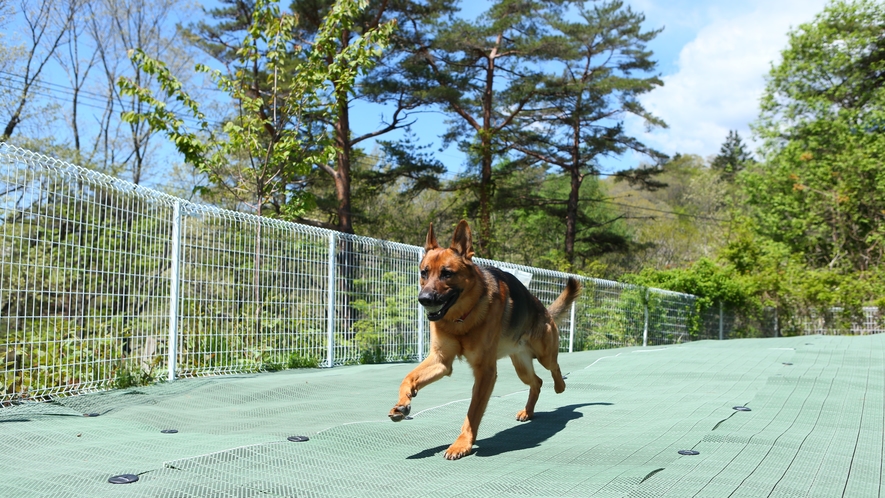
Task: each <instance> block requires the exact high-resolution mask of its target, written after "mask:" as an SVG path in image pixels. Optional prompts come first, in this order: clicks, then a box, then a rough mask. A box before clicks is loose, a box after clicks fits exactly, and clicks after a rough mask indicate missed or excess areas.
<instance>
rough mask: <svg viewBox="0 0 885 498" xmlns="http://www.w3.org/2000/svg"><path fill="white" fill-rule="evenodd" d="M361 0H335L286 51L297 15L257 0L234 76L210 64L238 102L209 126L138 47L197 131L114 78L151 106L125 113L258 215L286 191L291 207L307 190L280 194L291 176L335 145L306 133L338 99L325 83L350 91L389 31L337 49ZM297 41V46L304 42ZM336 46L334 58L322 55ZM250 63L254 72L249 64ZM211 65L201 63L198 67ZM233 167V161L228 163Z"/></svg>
mask: <svg viewBox="0 0 885 498" xmlns="http://www.w3.org/2000/svg"><path fill="white" fill-rule="evenodd" d="M365 6H366V2H360V3H357V2H355V1H350V0H340V1H339V2H338V3H336V4H335V7H334V8H332V9H331V10H330V12H329V14H328V15H327V17H326V20H325V24H323V26H322V29H320V31H319V32H318V33H317V35H316V38H315V39H314V41H313V43H312V45H311V46H310V49H309V50H308V51H307V52H306V53H300V54H298V55H299V56H298V57H297V58H294V57H292V54H293V51H294V50H295V48H297V47H295V45H296V44H295V43H294V42H293V40H292V34H293V33H295V32H296V23H297V19H296V18H295V17H294V16H292V15H288V14H282V13H281V11H280V9H279V7H278V6H277V5H276V3H274V2H265V1H258V2H256V3H255V6H254V7H255V8H254V10H253V11H252V20H251V23H250V24H249V28H248V32H247V35H246V37H245V39H244V40H243V42H242V43H241V44H240V45H239V48H238V49H236V52H235V53H236V57H237V61H236V63H235V64H233V65H232V66H231V67H232V69H233V71H234V72H233V73H232V74H224V73H222V72H220V71H214V72H212V78H213V79H214V80H215V82H216V84H217V85H218V88H219V89H220V90H222V91H223V92H225V93H227V94H228V95H229V96H230V98H231V99H232V101H233V102H234V103H236V105H237V113H236V115H235V117H234V118H233V119H230V120H228V121H226V122H225V123H224V124H223V126H222V127H221V129H216V128H213V127H212V125H211V123H210V122H209V121H208V120H206V117H205V115H204V114H203V113H202V111H201V110H200V105H199V103H197V102H196V101H194V100H193V99H192V98H191V97H190V96H189V95H188V94H187V93H186V92H184V91H183V90H182V88H181V84H180V83H179V81H178V80H177V79H176V78H175V77H174V76H173V75H172V74H171V73H170V72H169V70H168V68H166V66H165V64H163V63H162V62H160V61H156V60H154V59H151V58H149V57H147V56H146V55H145V54H144V53H143V52H140V51H135V52H134V53H133V60H135V61H136V63H137V64H138V65H139V66H140V67H141V68H143V69H144V70H145V71H147V72H149V73H151V74H155V75H156V76H157V78H158V80H159V81H160V82H161V84H162V89H163V91H164V92H166V93H167V94H168V95H170V96H174V97H175V98H176V99H178V100H179V101H181V102H183V103H184V104H185V105H186V106H187V108H188V109H189V111H190V112H191V113H192V117H193V118H195V119H197V120H198V122H199V129H198V130H195V131H191V130H189V129H188V128H187V126H186V124H185V121H184V120H183V119H182V118H181V117H179V116H177V115H176V114H174V113H172V112H170V111H168V110H167V108H166V106H165V105H164V104H163V103H162V102H160V101H159V100H157V99H156V98H155V97H154V95H153V94H152V92H150V91H149V90H148V89H145V88H142V87H139V86H138V85H137V84H135V83H134V82H133V81H131V80H128V79H125V78H123V79H121V80H120V81H119V84H120V86H121V88H122V89H123V91H124V92H125V93H127V94H129V95H132V96H135V97H137V98H139V99H141V100H143V101H145V102H148V103H150V104H151V105H152V108H151V110H150V112H146V113H140V114H135V113H129V114H127V115H126V116H125V118H126V119H127V120H130V121H142V120H145V121H147V122H148V123H149V124H150V125H151V127H152V128H155V129H158V130H162V131H164V132H165V133H166V135H167V136H168V137H169V138H170V139H171V140H172V142H173V143H174V144H175V146H176V148H177V149H178V150H179V152H181V153H182V155H183V156H184V157H185V160H186V161H187V162H188V163H190V164H192V165H194V166H195V167H196V168H197V169H198V170H200V171H202V172H204V173H206V174H207V175H209V178H210V180H211V181H212V182H213V183H214V184H216V185H219V186H221V187H223V188H225V189H227V190H228V191H230V192H231V193H233V194H234V195H236V196H238V198H239V199H240V200H241V201H243V202H245V203H246V204H247V205H249V206H250V207H251V208H253V209H254V210H255V211H256V212H257V213H258V214H259V216H260V215H262V214H263V208H264V207H265V206H266V205H267V204H268V203H270V202H271V201H272V200H273V199H274V198H276V197H280V196H282V197H283V198H285V199H286V205H284V206H283V211H284V214H289V215H297V214H298V213H300V212H301V211H302V210H303V208H304V197H303V196H299V195H292V192H284V189H285V187H286V186H287V185H288V180H289V179H291V178H292V177H295V176H298V175H304V174H306V173H307V172H308V171H309V170H310V168H311V167H312V166H314V165H317V164H326V163H329V162H332V161H334V158H335V156H336V155H337V153H338V149H337V148H336V144H335V142H334V140H333V139H332V137H330V136H329V135H328V134H320V135H315V134H311V133H305V131H304V130H305V128H306V127H309V126H310V123H309V122H308V118H309V117H312V116H316V115H319V116H322V115H332V114H334V113H335V111H336V106H337V103H336V102H335V101H330V100H329V99H327V98H326V97H327V95H328V91H329V89H330V88H332V87H334V88H343V89H345V90H348V91H349V89H350V88H351V87H352V86H353V84H354V81H355V79H356V75H357V72H358V71H359V70H360V68H362V67H365V66H367V65H371V64H372V63H373V61H374V59H375V57H377V55H378V53H379V52H380V51H381V49H382V47H383V46H384V44H385V43H386V39H387V38H388V37H389V36H390V32H391V30H392V29H393V24H392V23H387V24H384V25H381V26H379V28H378V29H377V30H374V31H372V32H369V33H366V34H365V36H363V37H361V38H360V39H359V40H358V41H357V42H355V43H353V44H351V45H349V47H348V50H345V51H342V52H338V51H337V38H338V37H339V36H340V31H341V30H342V29H346V27H347V26H348V25H350V24H351V23H352V22H353V18H354V17H355V16H356V15H357V14H358V13H359V11H360V9H362V8H365ZM302 48H303V47H302ZM330 53H334V54H336V55H335V57H333V59H332V61H331V63H329V60H328V55H329V54H330ZM256 68H257V70H256ZM197 70H198V71H203V72H209V69H208V67H206V66H203V65H198V66H197ZM231 166H233V168H232V167H231Z"/></svg>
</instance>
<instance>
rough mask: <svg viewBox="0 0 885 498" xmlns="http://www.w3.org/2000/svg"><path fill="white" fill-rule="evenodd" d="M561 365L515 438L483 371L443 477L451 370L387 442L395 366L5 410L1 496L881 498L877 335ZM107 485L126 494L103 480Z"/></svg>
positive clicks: (455, 418)
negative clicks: (471, 420)
mask: <svg viewBox="0 0 885 498" xmlns="http://www.w3.org/2000/svg"><path fill="white" fill-rule="evenodd" d="M808 343H811V344H808ZM560 363H561V365H562V370H563V372H566V375H567V377H568V379H567V380H566V383H567V385H568V387H567V389H566V391H565V392H564V393H563V394H560V395H556V394H554V393H553V390H552V382H548V381H547V379H548V378H549V376H548V375H546V373H545V372H543V371H542V369H541V368H540V367H538V370H539V375H541V377H542V378H543V379H544V380H545V386H544V388H543V392H542V394H541V398H540V401H539V402H538V406H537V414H536V418H535V419H534V420H532V421H530V422H527V423H519V422H516V421H515V419H514V416H515V413H516V411H517V410H518V409H520V408H521V407H522V406H523V405H524V403H525V398H526V396H527V393H526V389H525V386H523V385H522V384H521V383H520V382H519V380H518V379H517V378H516V375H515V373H513V371H512V366H511V365H510V364H509V360H504V361H502V362H500V363H499V375H498V383H497V385H496V388H495V391H494V394H493V398H492V399H491V401H490V402H489V406H488V409H487V411H486V415H485V418H484V419H483V424H482V426H481V429H480V434H479V440H478V441H477V446H476V451H475V453H474V454H473V455H471V456H469V457H466V458H464V459H462V460H460V461H456V462H449V461H446V460H445V459H444V458H443V457H442V452H443V451H444V450H445V448H446V447H447V446H448V445H449V444H450V443H451V442H452V441H453V440H454V438H455V437H456V436H457V434H458V430H459V428H460V425H461V422H462V421H463V418H464V416H465V413H466V410H467V406H468V404H469V395H470V389H471V385H472V378H471V376H470V371H469V368H468V367H467V366H466V365H464V364H463V363H456V364H455V371H454V374H453V375H452V377H451V378H445V379H443V380H441V381H439V382H437V383H436V384H434V385H431V386H429V387H427V388H425V389H424V390H422V391H421V393H420V395H419V396H418V397H417V398H416V399H415V400H414V404H413V410H412V416H413V419H412V420H408V421H403V422H401V423H398V424H394V423H391V422H390V421H389V420H388V419H387V416H386V414H387V411H388V410H389V409H390V407H391V406H392V404H393V402H394V401H395V398H396V393H397V388H398V385H399V383H400V381H401V380H402V378H403V377H404V376H405V374H406V373H408V371H409V370H411V369H412V368H414V364H388V365H369V366H353V367H338V368H333V369H326V370H295V371H286V372H277V373H268V374H256V375H237V376H220V377H212V378H198V379H184V380H179V381H175V382H171V383H165V384H158V385H154V386H148V387H140V388H135V389H127V390H121V391H110V392H103V393H95V394H88V395H82V396H77V397H71V398H63V399H60V400H58V401H57V402H55V403H43V404H36V403H34V404H25V405H20V406H14V407H9V408H4V409H0V431H2V432H0V433H2V436H3V437H2V438H0V476H2V486H3V494H4V495H8V496H84V497H86V496H88V497H101V496H108V497H110V496H113V497H128V496H139V497H141V496H144V497H176V498H178V497H205V496H213V497H226V496H230V497H242V496H246V497H251V496H255V497H258V496H260V497H268V496H280V497H283V496H385V497H386V496H396V495H399V494H403V493H408V494H411V495H418V496H438V497H474V496H475V497H486V496H500V497H537V496H550V497H572V496H573V497H584V496H601V497H609V496H614V497H620V496H623V497H655V498H657V497H663V496H674V497H676V496H678V497H684V496H711V497H725V496H735V497H738V496H746V497H758V496H772V497H785V498H786V497H830V496H845V497H851V498H853V497H865V496H875V497H881V496H882V493H883V481H882V479H883V470H882V469H883V466H882V462H883V459H885V454H883V450H885V444H883V442H885V440H883V420H885V368H883V367H885V335H881V336H863V337H829V336H828V337H821V336H815V337H814V338H813V340H809V338H808V337H796V338H778V339H758V340H757V339H747V340H734V341H723V342H719V341H701V342H696V343H691V344H685V345H678V346H670V347H666V348H661V347H655V348H648V349H642V348H635V347H634V348H624V349H616V350H608V351H591V352H581V353H572V354H563V355H561V356H560ZM784 363H792V365H784ZM744 405H745V406H747V407H750V408H751V411H742V412H738V411H735V410H734V409H733V407H734V406H744ZM83 413H99V414H100V416H98V417H83V416H82V414H83ZM162 429H177V430H178V431H179V432H178V433H177V434H162V433H161V432H160V431H161V430H162ZM292 435H304V436H308V437H309V438H310V440H309V441H307V442H289V441H287V440H286V438H287V437H288V436H292ZM681 449H695V450H697V451H699V452H700V454H699V455H695V456H682V455H679V454H678V453H677V451H679V450H681ZM122 473H133V474H138V475H139V481H138V482H136V483H132V484H121V485H114V484H109V483H108V482H107V479H108V478H109V477H111V476H112V475H115V474H122Z"/></svg>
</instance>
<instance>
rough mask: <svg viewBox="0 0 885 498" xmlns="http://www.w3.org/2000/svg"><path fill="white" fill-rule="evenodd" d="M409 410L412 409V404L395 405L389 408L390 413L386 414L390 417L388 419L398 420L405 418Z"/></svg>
mask: <svg viewBox="0 0 885 498" xmlns="http://www.w3.org/2000/svg"><path fill="white" fill-rule="evenodd" d="M410 411H412V405H397V406H394V407H393V409H391V410H390V413H388V414H387V416H388V417H390V420H393V421H394V422H399V421H400V420H402V419H404V418H406V417H407V416H408V415H409V412H410Z"/></svg>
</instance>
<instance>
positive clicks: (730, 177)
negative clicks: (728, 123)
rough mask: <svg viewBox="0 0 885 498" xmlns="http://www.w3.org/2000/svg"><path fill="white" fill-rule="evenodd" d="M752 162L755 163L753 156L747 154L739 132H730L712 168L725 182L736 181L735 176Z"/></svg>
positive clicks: (711, 165)
mask: <svg viewBox="0 0 885 498" xmlns="http://www.w3.org/2000/svg"><path fill="white" fill-rule="evenodd" d="M751 161H753V155H752V154H750V153H749V152H747V149H746V146H745V145H744V143H743V141H741V136H740V135H739V134H738V132H737V130H730V131H729V132H728V137H727V138H726V139H725V143H723V144H722V147H720V148H719V155H718V156H716V157H715V158H714V159H713V162H712V163H710V167H712V168H713V169H714V170H716V171H719V174H720V176H721V177H722V178H723V179H724V180H727V181H734V177H735V175H737V174H738V173H740V172H741V171H742V170H743V169H744V168H745V167H746V166H747V164H748V163H750V162H751Z"/></svg>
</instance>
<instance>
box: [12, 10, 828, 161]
mask: <svg viewBox="0 0 885 498" xmlns="http://www.w3.org/2000/svg"><path fill="white" fill-rule="evenodd" d="M200 3H204V4H209V5H212V4H214V2H213V1H212V0H205V1H203V2H200ZM284 3H285V0H284ZM625 3H626V4H627V5H630V6H631V7H632V8H633V9H634V10H635V11H638V12H642V13H644V14H645V16H646V28H647V29H655V28H660V27H663V28H664V31H663V32H662V33H661V34H660V35H658V37H657V38H656V39H655V40H653V41H652V42H651V43H650V44H649V48H650V49H651V50H652V51H653V52H654V58H655V59H656V60H657V61H658V72H659V74H660V76H661V78H662V80H663V81H664V86H663V87H661V88H658V89H656V90H654V91H652V92H650V93H648V94H646V95H645V96H644V97H643V98H642V102H643V104H644V105H645V107H646V108H647V109H649V110H650V111H652V112H653V113H654V114H655V115H657V116H658V117H660V118H662V119H663V120H664V121H665V122H666V123H667V124H668V125H669V128H667V129H658V130H655V131H652V132H648V131H647V130H646V129H645V126H644V123H642V122H641V121H640V120H638V119H630V118H628V119H627V120H626V122H625V123H626V126H627V130H628V131H629V132H630V133H632V134H633V135H635V136H638V137H640V138H641V139H642V140H644V141H645V143H647V144H648V145H650V146H652V147H655V148H657V149H658V150H661V151H662V152H664V153H666V154H670V155H672V154H673V153H675V152H680V153H689V154H699V155H701V156H703V157H709V156H712V155H715V154H716V153H717V152H718V150H719V147H720V145H721V144H722V142H723V141H724V140H725V137H726V135H727V134H728V131H729V130H732V129H734V130H737V131H738V132H739V133H740V134H741V136H742V137H744V138H745V140H747V141H751V139H752V136H751V133H750V128H749V125H750V123H751V122H753V121H754V120H755V119H756V117H757V115H758V100H759V97H760V96H761V94H762V90H763V89H764V85H765V80H764V77H765V75H766V74H767V73H768V70H769V68H770V67H771V66H770V64H771V63H772V62H773V61H776V60H777V59H778V57H779V53H780V51H781V50H782V49H783V48H784V47H785V46H786V42H787V36H786V34H787V32H788V30H789V29H790V28H791V27H796V26H798V25H799V24H801V23H805V22H808V21H811V20H812V19H813V18H814V16H815V14H816V13H818V12H820V11H821V10H822V9H823V7H824V5H825V3H826V2H825V0H743V1H741V0H737V1H735V0H730V1H729V0H626V2H625ZM462 5H463V9H464V14H463V15H465V16H467V17H472V16H475V15H478V14H479V13H480V12H481V11H482V9H484V8H485V6H486V5H488V0H469V1H464V2H463V3H462ZM7 27H8V28H13V27H14V25H10V26H7ZM12 31H14V30H12V29H10V32H8V33H6V36H9V37H10V39H12V38H14V37H15V34H14V33H13V32H12ZM2 36H4V34H3V33H0V37H2ZM50 74H51V73H50ZM56 76H57V75H56ZM50 78H51V79H56V78H53V77H51V76H50ZM58 81H59V82H64V81H65V78H63V77H61V78H58ZM83 110H84V111H89V110H88V109H83ZM382 112H383V110H382V109H378V108H367V107H365V106H360V107H357V108H355V112H354V115H353V117H352V120H351V122H352V125H353V126H354V129H355V130H354V131H355V132H356V133H357V134H359V133H364V132H366V131H370V130H371V128H374V127H375V126H376V125H377V123H378V121H377V117H378V115H379V114H380V113H382ZM443 121H444V117H443V116H442V115H440V114H435V113H423V114H420V115H419V116H418V122H417V123H416V124H415V125H414V126H413V131H414V132H415V133H416V134H417V135H418V136H419V137H421V139H422V140H423V141H424V143H430V142H432V143H434V145H435V146H436V148H438V147H439V146H440V139H439V136H440V135H441V134H442V133H443V132H444V131H445V125H444V124H443ZM361 123H365V124H364V125H361ZM393 138H395V136H387V137H384V139H393ZM162 140H164V139H162V138H161V139H160V141H162ZM751 143H752V142H751ZM361 145H362V146H364V147H365V148H366V149H368V151H369V152H371V151H372V148H373V144H372V143H363V144H361ZM163 150H164V151H171V146H168V145H167V146H166V147H163ZM437 154H438V158H439V159H440V160H441V161H443V163H444V164H445V165H446V166H447V168H448V169H449V171H450V173H456V172H459V171H461V170H462V169H463V167H464V159H465V158H464V156H463V154H461V153H460V152H459V151H457V150H456V149H455V147H454V146H452V147H449V148H448V149H446V150H441V151H439V152H438V153H437ZM169 159H170V161H168V162H173V161H176V159H175V158H171V157H170V158H169ZM642 160H644V158H643V157H639V156H635V155H632V154H628V155H625V156H623V157H621V158H616V159H610V160H606V161H605V162H604V163H603V170H604V171H605V172H612V171H615V170H619V169H625V168H632V167H636V166H637V165H638V164H639V163H640V162H641V161H642Z"/></svg>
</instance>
